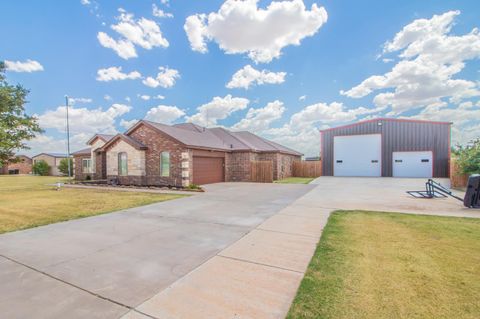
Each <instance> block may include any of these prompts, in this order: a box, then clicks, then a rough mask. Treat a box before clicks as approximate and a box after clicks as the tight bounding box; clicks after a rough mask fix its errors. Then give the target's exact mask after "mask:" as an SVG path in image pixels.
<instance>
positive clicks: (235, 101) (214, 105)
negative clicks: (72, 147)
mask: <svg viewBox="0 0 480 319" xmlns="http://www.w3.org/2000/svg"><path fill="white" fill-rule="evenodd" d="M249 102H250V101H249V100H248V99H245V98H240V97H232V96H231V95H230V94H228V95H226V96H225V97H219V96H216V97H214V98H213V99H212V100H211V101H210V102H208V103H206V104H203V105H201V106H199V107H198V108H197V111H198V112H197V113H196V114H194V115H192V116H190V117H188V118H187V120H188V121H189V122H192V123H195V124H198V125H202V126H211V125H217V122H218V120H223V119H226V118H227V117H228V116H230V115H231V114H232V113H233V112H236V111H240V110H243V109H245V108H246V107H247V106H248V103H249Z"/></svg>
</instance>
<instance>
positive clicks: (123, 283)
mask: <svg viewBox="0 0 480 319" xmlns="http://www.w3.org/2000/svg"><path fill="white" fill-rule="evenodd" d="M441 182H443V183H445V184H448V180H441ZM424 183H425V180H424V179H394V178H334V177H321V178H318V179H316V180H315V181H314V182H313V184H310V185H279V184H246V183H225V184H217V185H210V186H208V187H207V188H208V192H207V193H205V194H200V195H196V196H193V197H190V198H184V199H180V200H174V201H169V202H164V203H159V204H154V205H150V206H144V207H139V208H134V209H129V210H126V211H124V212H119V213H112V214H107V215H102V216H97V217H90V218H85V219H81V220H76V221H70V222H65V223H58V224H53V225H49V226H44V227H39V228H35V229H31V230H26V231H20V232H15V233H10V234H5V235H0V282H1V285H0V295H1V296H2V298H0V313H1V314H2V317H5V318H31V317H35V318H119V317H122V318H123V319H146V318H172V319H178V318H185V319H187V318H188V319H190V318H208V319H212V318H219V319H223V318H256V319H259V318H283V317H284V316H285V314H286V313H287V311H288V309H289V306H290V304H291V302H292V300H293V298H294V296H295V293H296V290H297V288H298V285H299V283H300V281H301V280H302V278H303V275H304V273H305V270H306V269H307V266H308V263H309V261H310V258H311V256H312V255H313V252H314V251H315V248H316V245H317V242H318V240H319V238H320V235H321V232H322V229H323V227H324V225H325V224H326V222H327V220H328V216H329V214H330V212H331V211H333V210H336V209H364V210H376V211H393V212H404V213H414V214H418V213H421V214H432V215H448V216H458V217H477V218H480V211H479V210H469V209H466V208H463V206H462V203H461V202H460V201H457V200H455V199H452V198H445V199H415V198H412V197H410V196H409V195H407V194H406V193H405V191H407V190H421V189H422V188H423V187H424Z"/></svg>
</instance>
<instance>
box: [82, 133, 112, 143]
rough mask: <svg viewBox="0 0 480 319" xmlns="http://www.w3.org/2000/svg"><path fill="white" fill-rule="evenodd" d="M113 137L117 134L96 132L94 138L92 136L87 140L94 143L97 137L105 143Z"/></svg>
mask: <svg viewBox="0 0 480 319" xmlns="http://www.w3.org/2000/svg"><path fill="white" fill-rule="evenodd" d="M113 137H115V135H110V134H95V135H94V136H92V138H90V139H89V140H88V141H87V144H89V145H90V144H91V143H93V141H94V140H95V139H96V138H99V139H102V140H103V141H104V142H105V143H107V142H108V141H110V140H111V139H112V138H113Z"/></svg>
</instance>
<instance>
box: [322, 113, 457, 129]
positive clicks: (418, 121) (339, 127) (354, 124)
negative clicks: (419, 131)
mask: <svg viewBox="0 0 480 319" xmlns="http://www.w3.org/2000/svg"><path fill="white" fill-rule="evenodd" d="M377 121H385V122H387V121H388V122H410V123H425V124H441V125H452V124H453V123H452V122H440V121H425V120H416V119H395V118H388V117H378V118H374V119H369V120H365V121H359V122H355V123H352V124H347V125H341V126H336V127H330V128H327V129H324V130H320V132H327V131H332V130H336V129H341V128H347V127H352V126H356V125H361V124H365V123H370V122H377Z"/></svg>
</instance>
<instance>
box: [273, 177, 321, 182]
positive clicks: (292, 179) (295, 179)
mask: <svg viewBox="0 0 480 319" xmlns="http://www.w3.org/2000/svg"><path fill="white" fill-rule="evenodd" d="M314 179H315V178H313V177H287V178H284V179H280V180H278V181H275V183H279V184H309V183H310V182H311V181H313V180H314Z"/></svg>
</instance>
